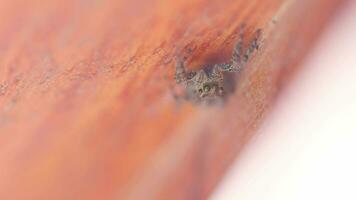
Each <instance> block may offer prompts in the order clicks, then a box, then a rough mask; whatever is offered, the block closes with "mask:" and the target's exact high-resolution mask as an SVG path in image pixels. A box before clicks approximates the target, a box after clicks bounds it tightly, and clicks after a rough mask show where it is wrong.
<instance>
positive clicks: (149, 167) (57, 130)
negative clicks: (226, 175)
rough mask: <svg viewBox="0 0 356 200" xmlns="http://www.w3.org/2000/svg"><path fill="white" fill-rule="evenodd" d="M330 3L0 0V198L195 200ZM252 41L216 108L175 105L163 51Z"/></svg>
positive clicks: (210, 50) (220, 54)
mask: <svg viewBox="0 0 356 200" xmlns="http://www.w3.org/2000/svg"><path fill="white" fill-rule="evenodd" d="M340 2H341V1H338V0H298V1H294V0H284V1H283V0H251V1H245V0H210V1H206V0H190V1H179V0H176V1H173V0H170V1H165V0H133V1H132V0H103V1H99V0H90V1H72V0H57V1H55V0H54V1H40V0H38V1H36V0H28V1H20V0H18V1H13V0H3V1H1V2H0V52H1V53H0V134H1V136H0V137H1V139H0V199H4V200H7V199H9V200H10V199H16V200H19V199H26V200H27V199H36V200H37V199H52V200H54V199H88V200H89V199H205V198H206V197H207V196H208V195H209V193H210V192H211V191H212V190H213V188H214V186H215V185H216V184H217V182H218V181H219V179H220V178H221V176H222V175H223V172H224V171H225V170H226V168H227V167H228V165H229V164H230V162H231V161H232V160H233V159H234V157H235V156H236V154H237V153H238V152H239V151H240V150H241V147H243V145H244V144H245V143H246V141H247V140H248V139H249V138H250V137H251V136H252V135H253V133H254V132H255V130H256V128H257V127H258V125H259V124H260V122H261V120H262V119H263V116H264V115H265V113H266V111H267V110H268V108H269V105H270V104H271V102H272V100H273V98H274V97H275V95H276V94H277V92H278V91H279V88H280V86H282V85H283V83H284V81H285V80H286V79H287V78H286V77H289V74H290V72H291V71H293V69H295V66H296V64H297V63H298V62H299V61H300V59H301V58H302V57H303V55H304V54H305V52H306V50H307V49H308V48H309V47H310V44H311V42H312V41H313V39H314V38H315V37H316V36H317V34H318V33H319V31H320V28H321V27H322V25H323V24H325V22H326V21H327V19H328V17H329V16H330V14H331V13H332V11H334V10H335V9H336V7H337V5H338V4H339V3H340ZM241 23H245V24H246V25H247V28H248V29H247V36H248V38H250V37H252V33H253V31H255V30H256V29H257V28H262V29H263V43H262V48H261V49H260V51H259V52H258V54H257V55H256V56H255V57H254V58H253V59H252V60H251V62H250V63H249V64H248V65H247V66H246V69H245V70H244V71H243V73H242V74H241V76H240V78H239V80H238V82H237V84H238V86H237V90H236V92H235V93H234V95H232V96H231V97H230V98H229V100H228V102H227V103H226V104H225V105H224V106H211V107H203V106H195V105H192V104H190V103H189V102H186V103H183V104H181V105H177V102H176V101H175V99H174V98H173V97H172V92H171V87H172V85H174V84H175V83H174V80H173V74H174V70H175V69H174V64H175V62H174V58H175V56H176V55H179V54H187V52H190V53H189V54H188V55H189V63H190V65H191V66H193V67H198V66H199V65H200V64H203V63H207V62H211V60H218V61H223V60H225V59H228V56H229V55H230V52H231V49H232V46H233V44H234V42H235V40H236V37H237V33H238V27H239V26H240V24H241Z"/></svg>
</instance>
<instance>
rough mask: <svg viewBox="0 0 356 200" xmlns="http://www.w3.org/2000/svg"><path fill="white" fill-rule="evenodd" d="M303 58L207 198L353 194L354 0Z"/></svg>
mask: <svg viewBox="0 0 356 200" xmlns="http://www.w3.org/2000/svg"><path fill="white" fill-rule="evenodd" d="M304 65H305V66H304V68H303V69H302V71H301V72H300V73H299V74H298V75H297V78H296V80H295V81H293V82H292V83H291V84H290V85H289V87H288V88H286V90H285V91H284V94H283V96H281V98H280V99H279V100H278V103H277V104H276V106H275V110H274V112H273V113H272V116H269V117H270V118H269V119H268V121H266V122H265V124H264V126H263V128H262V130H261V132H260V133H259V135H258V136H257V137H256V138H255V139H254V140H253V141H252V144H251V145H250V146H248V148H247V149H246V151H245V152H244V153H243V154H242V156H241V157H240V159H239V160H237V161H236V163H235V164H234V166H233V167H232V169H231V171H230V172H229V173H228V174H227V176H226V178H225V180H223V182H222V184H221V185H220V187H219V188H218V190H217V191H216V193H215V195H214V196H213V197H212V199H213V200H230V199H231V200H300V199H303V200H305V199H307V200H308V199H312V200H318V199H321V200H329V199H337V200H339V199H340V200H341V199H342V200H349V199H350V200H351V199H352V200H356V155H355V154H356V1H349V3H348V4H347V5H346V6H345V7H343V8H342V9H341V10H340V11H339V13H338V15H337V16H336V18H335V19H334V20H333V22H332V24H330V25H329V26H328V28H327V30H326V31H325V32H324V34H323V35H322V37H321V39H320V40H319V41H318V44H317V45H316V47H315V49H314V50H313V51H312V52H311V53H310V54H309V57H308V58H307V60H306V62H305V64H304Z"/></svg>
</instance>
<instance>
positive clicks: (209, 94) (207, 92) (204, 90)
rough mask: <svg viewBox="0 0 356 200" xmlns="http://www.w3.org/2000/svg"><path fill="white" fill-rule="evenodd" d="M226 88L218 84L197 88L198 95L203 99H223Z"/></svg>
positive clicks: (209, 83) (211, 83)
mask: <svg viewBox="0 0 356 200" xmlns="http://www.w3.org/2000/svg"><path fill="white" fill-rule="evenodd" d="M223 93H224V88H223V86H222V85H221V84H219V83H218V82H206V83H203V84H201V86H199V87H197V94H198V95H199V97H200V98H201V99H212V98H216V97H222V96H223Z"/></svg>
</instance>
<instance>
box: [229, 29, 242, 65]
mask: <svg viewBox="0 0 356 200" xmlns="http://www.w3.org/2000/svg"><path fill="white" fill-rule="evenodd" d="M243 40H244V34H243V31H242V30H241V32H240V35H239V40H238V41H237V43H236V45H235V47H234V50H233V51H232V58H231V61H232V64H233V65H239V64H241V63H242V55H243V48H244V47H243V46H244V42H243Z"/></svg>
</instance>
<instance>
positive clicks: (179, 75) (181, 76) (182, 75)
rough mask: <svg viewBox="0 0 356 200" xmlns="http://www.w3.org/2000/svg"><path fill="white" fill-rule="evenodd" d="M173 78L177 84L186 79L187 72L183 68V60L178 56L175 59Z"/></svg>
mask: <svg viewBox="0 0 356 200" xmlns="http://www.w3.org/2000/svg"><path fill="white" fill-rule="evenodd" d="M175 79H176V82H177V83H178V84H179V83H184V82H186V81H187V79H188V74H187V72H186V70H185V66H184V61H183V60H182V59H180V58H178V59H177V64H176V73H175Z"/></svg>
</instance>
